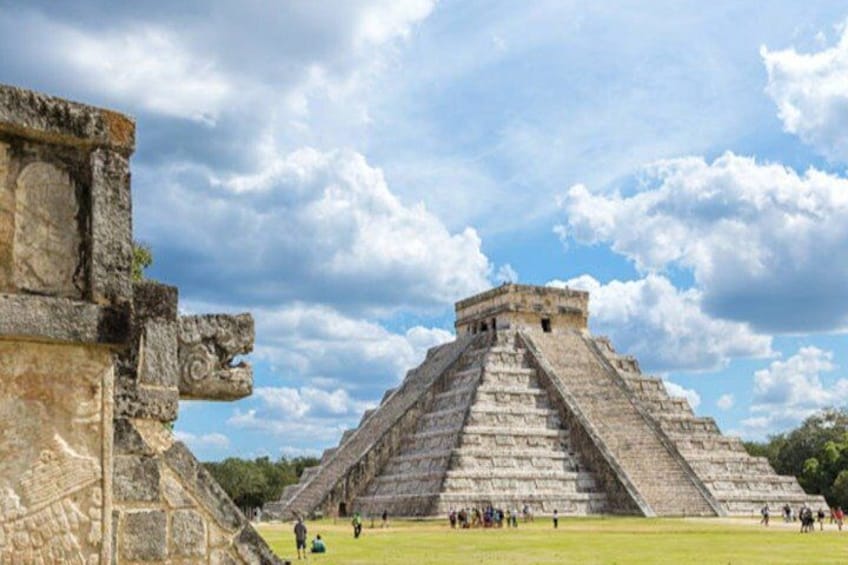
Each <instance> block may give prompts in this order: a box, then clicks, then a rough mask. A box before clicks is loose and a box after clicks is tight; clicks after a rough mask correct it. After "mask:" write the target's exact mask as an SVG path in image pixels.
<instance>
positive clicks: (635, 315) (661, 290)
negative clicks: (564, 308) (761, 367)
mask: <svg viewBox="0 0 848 565" xmlns="http://www.w3.org/2000/svg"><path fill="white" fill-rule="evenodd" d="M548 284H549V285H550V286H557V287H563V286H568V287H570V288H575V289H580V290H586V291H589V293H590V298H589V312H590V316H589V324H590V325H591V327H592V330H593V332H594V333H596V334H606V335H608V336H610V338H611V339H612V342H613V345H614V346H615V347H616V349H617V350H618V351H622V352H626V353H628V354H631V355H635V356H636V357H637V358H638V359H639V362H640V364H641V365H642V366H643V367H644V368H646V369H648V370H650V371H672V370H709V369H716V368H720V367H722V366H724V365H725V364H726V363H727V361H728V360H729V359H730V358H732V357H763V356H768V355H770V354H771V338H770V337H768V336H764V335H759V334H757V333H755V332H753V331H751V329H750V328H749V327H748V326H747V325H745V324H742V323H738V322H728V321H725V320H717V319H715V318H712V317H710V316H709V315H707V314H705V313H704V312H703V310H702V307H701V302H702V295H701V293H700V292H699V291H698V290H695V289H690V290H678V289H677V288H675V287H674V285H672V284H671V282H670V281H669V280H668V279H666V278H665V277H662V276H659V275H653V274H652V275H648V276H647V277H645V278H643V279H638V280H634V281H624V282H622V281H617V280H614V281H611V282H609V283H607V284H601V283H600V282H598V281H597V280H596V279H594V278H593V277H591V276H590V275H582V276H580V277H577V278H574V279H571V280H568V281H552V282H550V283H548Z"/></svg>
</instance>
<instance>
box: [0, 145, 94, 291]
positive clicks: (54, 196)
mask: <svg viewBox="0 0 848 565" xmlns="http://www.w3.org/2000/svg"><path fill="white" fill-rule="evenodd" d="M16 184H17V186H16V188H15V217H14V221H15V238H14V241H13V250H14V264H13V273H14V285H15V287H16V288H18V289H20V290H22V291H25V292H32V293H38V294H49V295H53V296H70V297H77V296H79V295H80V294H81V293H80V289H79V288H78V287H77V285H76V284H75V281H74V275H75V273H76V272H77V269H78V268H79V265H80V262H81V257H80V249H79V248H80V242H81V237H80V231H79V226H78V224H77V214H78V213H79V204H78V203H77V196H76V186H75V185H74V183H73V181H72V180H71V178H70V177H69V175H68V173H67V172H66V171H63V170H61V169H59V168H58V167H56V166H54V165H52V164H50V163H44V162H35V163H30V164H29V165H27V166H26V167H25V168H24V169H23V170H22V171H21V173H20V174H19V175H18V178H17V183H16Z"/></svg>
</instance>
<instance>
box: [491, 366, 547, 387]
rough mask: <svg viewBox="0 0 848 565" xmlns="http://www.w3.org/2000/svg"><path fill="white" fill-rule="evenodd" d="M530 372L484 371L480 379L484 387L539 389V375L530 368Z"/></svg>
mask: <svg viewBox="0 0 848 565" xmlns="http://www.w3.org/2000/svg"><path fill="white" fill-rule="evenodd" d="M530 371H531V372H521V373H518V372H515V373H513V372H509V371H488V370H487V371H484V372H483V377H482V379H481V383H482V386H484V387H517V388H526V389H539V388H540V387H539V377H538V375H536V372H535V371H533V370H532V369H531V370H530Z"/></svg>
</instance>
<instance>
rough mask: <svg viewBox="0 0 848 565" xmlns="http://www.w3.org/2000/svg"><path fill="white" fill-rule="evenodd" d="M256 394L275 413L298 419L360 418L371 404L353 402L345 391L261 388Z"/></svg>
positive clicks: (306, 388)
mask: <svg viewBox="0 0 848 565" xmlns="http://www.w3.org/2000/svg"><path fill="white" fill-rule="evenodd" d="M253 394H254V395H255V396H256V397H257V398H258V399H260V400H261V401H262V403H263V404H264V405H265V407H267V408H268V409H270V410H272V411H276V410H281V411H282V412H283V413H285V414H290V415H293V416H295V417H298V418H300V417H303V416H306V415H315V414H317V415H328V416H343V415H358V414H361V413H362V412H363V411H364V410H365V409H366V408H368V407H369V406H370V405H371V403H368V402H360V401H356V400H354V399H352V398H351V397H350V396H349V395H348V393H347V391H345V390H344V389H341V388H337V389H335V390H323V389H320V388H315V387H300V388H299V389H297V388H289V387H259V388H257V389H256V390H254V391H253Z"/></svg>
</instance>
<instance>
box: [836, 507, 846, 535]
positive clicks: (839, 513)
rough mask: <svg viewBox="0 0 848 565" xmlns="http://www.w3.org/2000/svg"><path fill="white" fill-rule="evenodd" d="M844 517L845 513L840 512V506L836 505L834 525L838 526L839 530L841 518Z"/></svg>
mask: <svg viewBox="0 0 848 565" xmlns="http://www.w3.org/2000/svg"><path fill="white" fill-rule="evenodd" d="M844 519H845V513H844V512H842V507H841V506H837V507H836V527H837V528H839V531H840V532H841V531H842V520H844Z"/></svg>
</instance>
